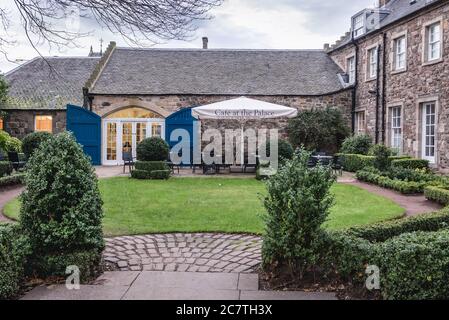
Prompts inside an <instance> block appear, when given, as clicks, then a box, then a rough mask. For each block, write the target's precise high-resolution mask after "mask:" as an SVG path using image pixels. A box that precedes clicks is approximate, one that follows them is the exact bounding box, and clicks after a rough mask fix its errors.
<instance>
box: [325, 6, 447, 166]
mask: <svg viewBox="0 0 449 320" xmlns="http://www.w3.org/2000/svg"><path fill="white" fill-rule="evenodd" d="M438 19H440V20H441V22H442V28H443V59H442V60H441V61H438V62H437V63H433V64H426V63H424V62H423V48H424V34H425V32H424V30H425V26H426V24H427V23H429V22H432V21H436V20H438ZM383 33H385V35H386V43H385V49H386V61H387V63H386V65H385V70H386V72H385V78H386V82H385V98H386V112H385V115H384V117H385V127H386V132H384V133H383V132H382V114H381V111H382V110H381V109H380V108H381V107H379V109H380V110H379V127H378V130H379V141H380V142H381V141H382V138H384V140H385V143H386V144H387V145H390V131H391V130H390V129H389V127H390V125H391V123H390V120H389V118H390V113H389V108H390V107H393V106H401V107H402V116H403V128H402V129H403V152H404V153H405V154H409V155H411V156H415V157H421V143H422V141H421V139H422V138H421V129H420V128H421V116H420V107H421V104H422V103H423V102H429V101H433V100H436V101H437V104H438V120H437V121H438V122H437V123H438V132H437V150H438V155H437V167H438V168H440V169H443V170H448V169H449V145H448V143H449V140H448V139H449V126H448V123H449V122H448V120H449V3H446V4H444V5H442V6H438V7H435V8H432V9H431V10H427V11H424V12H421V13H419V14H417V15H415V16H414V17H410V18H409V19H407V20H403V21H401V22H399V23H397V24H395V25H392V26H389V27H388V28H386V29H384V30H381V32H379V33H377V34H373V35H371V36H368V37H366V38H363V39H361V40H359V41H358V45H359V59H358V60H359V61H358V77H357V79H358V80H357V94H356V108H357V109H358V110H365V111H366V120H367V132H368V133H369V134H370V135H371V136H372V137H373V138H374V136H375V132H376V126H375V123H376V120H375V119H376V94H375V93H373V91H375V90H376V88H377V81H376V80H366V73H367V64H366V63H367V49H368V48H370V47H371V46H374V45H376V44H379V45H382V46H383ZM404 33H405V35H406V39H407V68H406V70H405V71H401V72H396V71H393V68H392V63H393V52H394V48H393V40H394V39H395V38H396V37H397V36H398V35H400V34H404ZM350 52H355V46H353V45H348V46H346V47H343V48H341V49H338V50H336V51H333V52H331V53H330V56H331V57H332V58H333V59H334V61H335V62H336V63H338V64H339V65H340V66H341V67H342V68H343V69H344V70H346V57H347V56H348V55H349V53H350ZM382 58H383V57H382V53H381V70H383V67H382ZM380 77H381V78H380V79H382V78H383V75H382V73H381V75H380ZM380 82H381V83H382V81H380ZM382 90H383V88H382V86H380V90H379V93H382Z"/></svg>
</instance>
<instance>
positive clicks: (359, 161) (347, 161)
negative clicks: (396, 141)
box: [338, 153, 410, 172]
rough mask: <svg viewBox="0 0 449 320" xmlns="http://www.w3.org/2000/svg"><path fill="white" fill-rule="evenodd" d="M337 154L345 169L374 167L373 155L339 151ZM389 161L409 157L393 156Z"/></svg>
mask: <svg viewBox="0 0 449 320" xmlns="http://www.w3.org/2000/svg"><path fill="white" fill-rule="evenodd" d="M338 156H339V157H340V159H341V163H342V165H343V168H344V170H345V171H349V172H357V171H359V170H362V169H364V168H366V167H374V162H375V157H374V156H365V155H361V154H346V153H340V154H338ZM388 159H389V161H390V163H393V162H394V161H397V160H402V159H410V157H408V156H393V157H389V158H388Z"/></svg>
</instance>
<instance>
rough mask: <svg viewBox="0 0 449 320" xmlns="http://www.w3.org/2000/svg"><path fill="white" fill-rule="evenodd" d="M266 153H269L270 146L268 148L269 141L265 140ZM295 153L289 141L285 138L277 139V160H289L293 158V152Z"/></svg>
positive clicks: (268, 154)
mask: <svg viewBox="0 0 449 320" xmlns="http://www.w3.org/2000/svg"><path fill="white" fill-rule="evenodd" d="M265 150H266V155H267V156H268V157H269V156H270V155H271V148H270V142H267V144H266V146H265ZM294 153H295V150H294V149H293V147H292V145H291V144H290V142H288V141H287V140H282V139H280V140H279V141H278V156H279V160H281V161H284V160H291V159H292V158H293V154H294Z"/></svg>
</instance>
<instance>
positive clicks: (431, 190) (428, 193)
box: [424, 186, 449, 206]
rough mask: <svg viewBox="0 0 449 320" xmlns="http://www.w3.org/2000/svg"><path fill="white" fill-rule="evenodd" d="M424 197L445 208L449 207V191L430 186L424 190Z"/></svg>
mask: <svg viewBox="0 0 449 320" xmlns="http://www.w3.org/2000/svg"><path fill="white" fill-rule="evenodd" d="M424 196H425V197H426V198H427V199H428V200H432V201H435V202H437V203H439V204H442V205H444V206H447V205H449V190H447V189H444V188H442V187H434V186H428V187H426V188H425V189H424Z"/></svg>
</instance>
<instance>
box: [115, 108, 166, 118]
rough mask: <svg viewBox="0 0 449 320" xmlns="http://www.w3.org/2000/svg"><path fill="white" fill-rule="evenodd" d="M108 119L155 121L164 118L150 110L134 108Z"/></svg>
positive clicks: (118, 112)
mask: <svg viewBox="0 0 449 320" xmlns="http://www.w3.org/2000/svg"><path fill="white" fill-rule="evenodd" d="M106 118H107V119H120V118H121V119H155V118H162V117H161V116H160V115H158V114H156V113H154V112H151V111H149V110H146V109H143V108H138V107H133V108H127V109H123V110H120V111H117V112H114V113H112V114H110V115H109V116H107V117H106Z"/></svg>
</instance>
